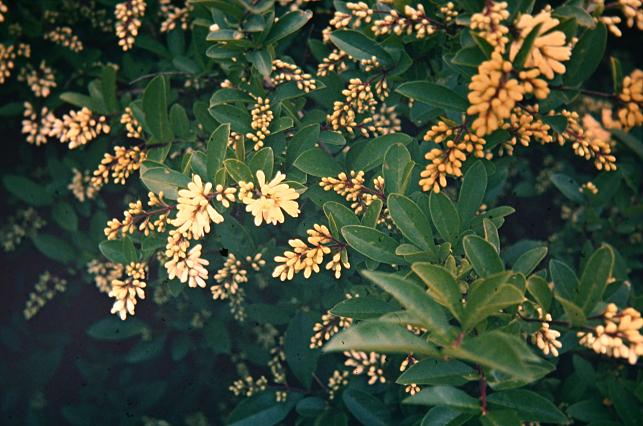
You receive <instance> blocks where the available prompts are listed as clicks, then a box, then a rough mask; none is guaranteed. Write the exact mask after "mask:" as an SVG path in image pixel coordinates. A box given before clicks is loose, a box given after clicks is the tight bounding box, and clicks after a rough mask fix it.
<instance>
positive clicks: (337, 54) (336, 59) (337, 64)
mask: <svg viewBox="0 0 643 426" xmlns="http://www.w3.org/2000/svg"><path fill="white" fill-rule="evenodd" d="M350 60H352V57H351V56H350V55H349V54H348V53H346V52H344V51H343V50H338V49H333V51H332V52H330V53H329V54H328V56H326V57H325V58H324V59H323V60H322V61H321V63H320V64H319V65H318V66H317V76H318V77H326V76H328V74H330V73H331V72H334V73H337V74H341V73H343V72H344V71H346V70H347V69H348V62H349V61H350Z"/></svg>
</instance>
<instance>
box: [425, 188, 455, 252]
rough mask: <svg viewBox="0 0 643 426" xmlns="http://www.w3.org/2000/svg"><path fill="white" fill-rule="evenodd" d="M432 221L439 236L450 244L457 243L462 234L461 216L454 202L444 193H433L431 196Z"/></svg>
mask: <svg viewBox="0 0 643 426" xmlns="http://www.w3.org/2000/svg"><path fill="white" fill-rule="evenodd" d="M429 208H430V210H431V220H433V224H434V225H435V228H436V229H437V230H438V234H440V236H441V237H442V238H443V239H444V240H445V241H448V242H450V243H452V244H453V243H455V241H456V238H457V237H458V235H459V234H460V216H459V215H458V211H457V210H456V208H455V205H454V204H453V202H452V201H451V200H450V199H449V197H447V196H446V195H444V194H442V193H438V194H436V193H435V192H432V193H431V195H430V196H429Z"/></svg>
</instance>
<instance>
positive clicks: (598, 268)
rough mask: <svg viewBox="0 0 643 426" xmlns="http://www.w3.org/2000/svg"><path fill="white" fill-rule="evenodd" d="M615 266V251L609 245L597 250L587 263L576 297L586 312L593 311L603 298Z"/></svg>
mask: <svg viewBox="0 0 643 426" xmlns="http://www.w3.org/2000/svg"><path fill="white" fill-rule="evenodd" d="M613 267H614V252H613V250H612V248H611V247H610V246H608V245H604V246H603V247H601V248H599V249H598V250H596V251H595V252H594V253H592V255H591V256H590V258H589V260H587V263H586V264H585V268H584V269H583V273H582V275H581V277H580V283H579V284H578V294H577V296H576V299H575V303H576V305H578V306H579V307H580V308H581V309H583V312H584V313H585V314H589V313H590V312H592V310H593V309H594V307H596V304H597V303H598V302H599V301H600V300H601V299H602V298H603V293H604V292H605V288H606V287H607V282H608V281H609V279H610V278H611V276H612V269H613Z"/></svg>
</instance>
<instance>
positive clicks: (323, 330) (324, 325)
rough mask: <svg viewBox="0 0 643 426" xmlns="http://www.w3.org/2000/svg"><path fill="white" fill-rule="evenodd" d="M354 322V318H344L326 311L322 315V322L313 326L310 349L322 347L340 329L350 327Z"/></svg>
mask: <svg viewBox="0 0 643 426" xmlns="http://www.w3.org/2000/svg"><path fill="white" fill-rule="evenodd" d="M352 323H353V320H352V318H344V317H340V316H336V315H333V314H331V313H330V311H328V312H326V313H325V314H323V315H322V317H321V322H317V323H315V325H314V326H313V335H312V337H311V338H310V349H317V348H321V347H322V346H323V345H324V343H326V342H328V341H329V340H330V338H331V337H333V336H334V335H335V334H337V333H339V331H340V330H342V329H345V328H348V327H350V326H351V324H352Z"/></svg>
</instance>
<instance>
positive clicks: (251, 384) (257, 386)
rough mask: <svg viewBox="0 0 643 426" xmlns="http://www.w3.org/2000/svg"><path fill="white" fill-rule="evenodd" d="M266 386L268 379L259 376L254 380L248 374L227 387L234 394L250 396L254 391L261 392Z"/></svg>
mask: <svg viewBox="0 0 643 426" xmlns="http://www.w3.org/2000/svg"><path fill="white" fill-rule="evenodd" d="M267 387H268V379H266V377H265V376H261V377H259V378H258V379H257V380H255V379H254V378H253V377H252V376H250V375H248V376H246V377H244V378H242V379H239V380H235V381H234V383H233V384H232V385H231V386H230V387H229V389H230V392H232V393H233V394H234V395H235V396H240V395H242V396H245V397H247V398H249V397H251V396H252V395H254V394H255V393H258V392H263V391H265V390H266V388H267Z"/></svg>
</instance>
